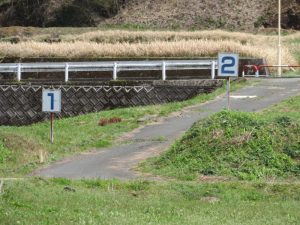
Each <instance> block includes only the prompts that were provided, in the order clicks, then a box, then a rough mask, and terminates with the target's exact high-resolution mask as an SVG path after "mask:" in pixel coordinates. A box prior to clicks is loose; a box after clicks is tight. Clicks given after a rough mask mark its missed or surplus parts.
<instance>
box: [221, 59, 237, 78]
mask: <svg viewBox="0 0 300 225" xmlns="http://www.w3.org/2000/svg"><path fill="white" fill-rule="evenodd" d="M235 64H236V61H235V58H234V57H231V56H226V57H223V58H222V68H221V71H222V74H229V75H234V74H235V70H234V69H232V68H233V67H234V66H235Z"/></svg>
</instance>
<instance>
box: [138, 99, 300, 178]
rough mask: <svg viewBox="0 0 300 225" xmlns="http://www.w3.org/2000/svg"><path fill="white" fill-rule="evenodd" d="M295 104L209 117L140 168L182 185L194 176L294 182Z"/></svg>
mask: <svg viewBox="0 0 300 225" xmlns="http://www.w3.org/2000/svg"><path fill="white" fill-rule="evenodd" d="M299 103H300V97H296V98H293V99H290V100H288V101H285V102H283V103H281V104H279V105H278V106H276V107H273V108H271V109H269V110H267V111H265V112H263V113H244V112H230V111H223V112H220V113H218V114H215V115H213V116H212V117H210V118H208V119H206V120H204V121H199V122H198V123H196V124H195V125H194V126H193V127H192V128H191V129H190V130H189V131H188V132H187V133H186V134H185V135H184V137H183V138H182V139H181V140H179V141H178V142H177V143H175V144H174V145H173V146H172V147H171V149H170V150H169V151H167V152H166V153H165V154H163V155H162V156H160V157H158V158H154V159H151V160H149V161H148V162H145V163H144V165H143V167H144V169H145V170H146V171H152V172H154V173H156V174H159V175H166V176H171V177H177V178H179V179H184V180H193V179H196V178H197V177H198V176H199V175H208V176H229V177H237V178H239V179H247V180H253V179H269V178H287V177H299V175H300V136H299V134H300V123H299V118H300V113H299V109H300V107H299ZM283 112H284V114H283Z"/></svg>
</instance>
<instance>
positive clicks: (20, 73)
mask: <svg viewBox="0 0 300 225" xmlns="http://www.w3.org/2000/svg"><path fill="white" fill-rule="evenodd" d="M21 79H22V66H21V63H18V68H17V80H18V81H21Z"/></svg>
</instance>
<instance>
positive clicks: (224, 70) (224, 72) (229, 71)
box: [218, 53, 239, 77]
mask: <svg viewBox="0 0 300 225" xmlns="http://www.w3.org/2000/svg"><path fill="white" fill-rule="evenodd" d="M218 66H219V70H218V71H219V72H218V76H219V77H237V76H238V74H239V55H238V54H229V53H221V54H219V60H218Z"/></svg>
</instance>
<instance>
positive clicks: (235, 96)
mask: <svg viewBox="0 0 300 225" xmlns="http://www.w3.org/2000/svg"><path fill="white" fill-rule="evenodd" d="M231 98H233V99H247V98H250V99H251V98H257V96H256V95H232V96H231Z"/></svg>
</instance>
